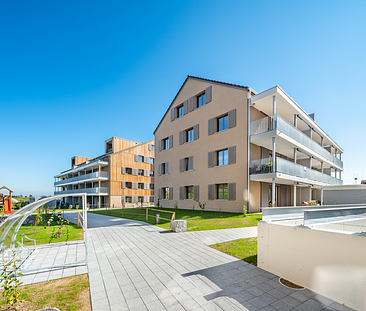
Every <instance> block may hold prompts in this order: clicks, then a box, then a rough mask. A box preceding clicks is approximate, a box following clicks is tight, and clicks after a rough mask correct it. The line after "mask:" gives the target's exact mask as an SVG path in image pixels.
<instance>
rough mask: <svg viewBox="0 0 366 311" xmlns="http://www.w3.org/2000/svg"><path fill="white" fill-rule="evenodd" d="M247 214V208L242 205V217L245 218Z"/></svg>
mask: <svg viewBox="0 0 366 311" xmlns="http://www.w3.org/2000/svg"><path fill="white" fill-rule="evenodd" d="M247 213H248V210H247V207H246V206H245V205H243V215H244V217H247Z"/></svg>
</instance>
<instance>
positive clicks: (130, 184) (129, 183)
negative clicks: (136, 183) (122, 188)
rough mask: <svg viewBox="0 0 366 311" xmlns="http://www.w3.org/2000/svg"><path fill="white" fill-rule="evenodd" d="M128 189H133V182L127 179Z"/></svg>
mask: <svg viewBox="0 0 366 311" xmlns="http://www.w3.org/2000/svg"><path fill="white" fill-rule="evenodd" d="M129 186H130V187H129ZM126 189H132V182H131V181H126Z"/></svg>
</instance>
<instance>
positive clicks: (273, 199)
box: [272, 178, 276, 207]
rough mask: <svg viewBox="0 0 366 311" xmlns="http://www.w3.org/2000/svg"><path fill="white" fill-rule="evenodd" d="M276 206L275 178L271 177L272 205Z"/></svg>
mask: <svg viewBox="0 0 366 311" xmlns="http://www.w3.org/2000/svg"><path fill="white" fill-rule="evenodd" d="M274 206H276V182H275V178H272V207H274Z"/></svg>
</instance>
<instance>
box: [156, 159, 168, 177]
mask: <svg viewBox="0 0 366 311" xmlns="http://www.w3.org/2000/svg"><path fill="white" fill-rule="evenodd" d="M158 174H159V175H167V174H169V162H165V163H161V164H159V166H158Z"/></svg>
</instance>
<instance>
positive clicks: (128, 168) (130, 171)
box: [126, 167, 132, 175]
mask: <svg viewBox="0 0 366 311" xmlns="http://www.w3.org/2000/svg"><path fill="white" fill-rule="evenodd" d="M126 174H127V175H132V168H130V167H126Z"/></svg>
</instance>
